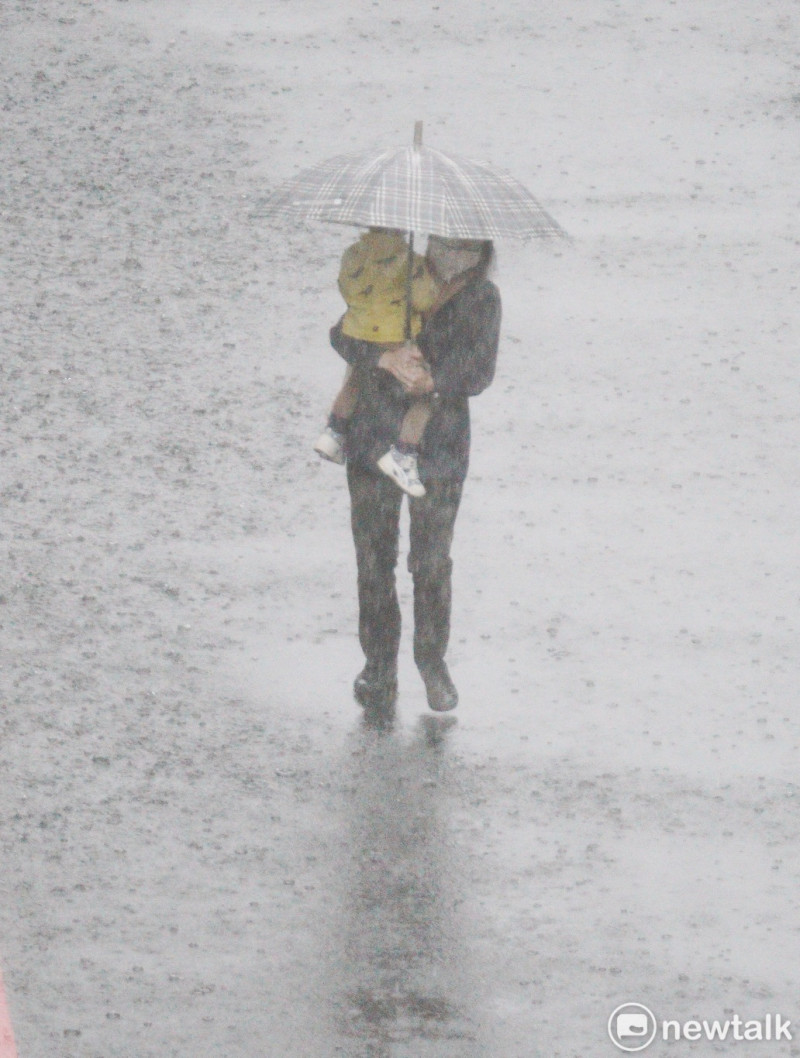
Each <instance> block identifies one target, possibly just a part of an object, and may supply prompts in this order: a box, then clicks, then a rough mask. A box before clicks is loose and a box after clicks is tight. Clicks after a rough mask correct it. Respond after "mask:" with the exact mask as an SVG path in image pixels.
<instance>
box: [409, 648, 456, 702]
mask: <svg viewBox="0 0 800 1058" xmlns="http://www.w3.org/2000/svg"><path fill="white" fill-rule="evenodd" d="M419 671H420V675H421V676H422V680H423V682H424V684H425V691H426V692H427V695H428V705H429V706H430V707H431V709H433V711H434V712H436V713H447V712H449V711H450V710H451V709H455V707H456V706H457V705H458V691H457V690H456V688H455V684H454V683H453V681H452V680H451V679H450V673H449V672H448V671H447V665H445V663H444V661H443V660H438V661H431V662H426V663H425V664H423V665H420V667H419Z"/></svg>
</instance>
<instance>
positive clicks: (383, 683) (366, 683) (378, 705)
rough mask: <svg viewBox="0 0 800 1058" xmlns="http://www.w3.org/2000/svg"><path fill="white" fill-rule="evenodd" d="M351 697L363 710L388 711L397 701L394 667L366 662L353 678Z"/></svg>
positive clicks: (395, 671)
mask: <svg viewBox="0 0 800 1058" xmlns="http://www.w3.org/2000/svg"><path fill="white" fill-rule="evenodd" d="M353 695H354V696H355V699H356V701H357V702H358V703H359V704H360V705H363V707H364V708H365V709H390V708H391V707H392V706H393V705H394V703H395V700H396V699H397V669H396V667H395V666H389V665H386V664H380V663H379V662H374V661H368V662H367V663H366V665H365V666H364V668H363V669H362V670H361V672H359V674H358V675H357V676H356V678H355V682H354V683H353Z"/></svg>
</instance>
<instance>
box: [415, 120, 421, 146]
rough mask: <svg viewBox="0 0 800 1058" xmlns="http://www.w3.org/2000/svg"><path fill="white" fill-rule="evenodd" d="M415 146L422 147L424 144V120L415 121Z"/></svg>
mask: <svg viewBox="0 0 800 1058" xmlns="http://www.w3.org/2000/svg"><path fill="white" fill-rule="evenodd" d="M414 146H415V147H421V146H422V122H421V121H415V122H414Z"/></svg>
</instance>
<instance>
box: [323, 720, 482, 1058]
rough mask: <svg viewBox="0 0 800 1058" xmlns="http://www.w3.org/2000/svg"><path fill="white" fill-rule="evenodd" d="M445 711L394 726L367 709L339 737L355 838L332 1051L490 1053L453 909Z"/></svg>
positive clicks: (455, 872)
mask: <svg viewBox="0 0 800 1058" xmlns="http://www.w3.org/2000/svg"><path fill="white" fill-rule="evenodd" d="M456 724H457V721H456V720H455V718H451V717H441V718H440V717H427V716H426V717H423V718H421V719H420V722H419V724H418V725H417V726H416V727H415V728H414V729H413V730H412V731H410V732H409V731H399V730H397V728H396V727H395V725H394V723H393V719H392V717H390V716H386V715H373V716H370V715H368V714H367V715H365V717H364V720H363V723H362V724H361V726H360V727H359V728H358V729H357V730H355V731H354V732H353V733H352V734H351V736H350V738H349V740H348V743H347V744H346V748H345V759H346V766H345V767H346V775H345V776H343V780H344V781H343V786H344V794H345V804H346V810H345V814H346V827H347V836H348V843H349V849H350V855H349V860H348V862H347V864H346V868H345V872H344V875H343V877H342V886H341V895H342V903H343V906H342V908H341V909H340V913H339V915H338V916H337V917H338V919H339V921H340V922H341V927H342V932H341V935H340V947H339V951H338V954H337V956H336V957H335V958H336V959H337V965H336V966H335V967H333V968H332V969H333V971H334V974H335V980H334V983H333V993H334V994H333V997H332V999H333V1007H334V1010H335V1020H336V1024H337V1033H336V1034H337V1036H339V1037H340V1038H342V1037H343V1038H344V1039H345V1040H347V1043H346V1044H343V1045H341V1046H339V1047H337V1048H336V1053H338V1054H347V1055H352V1056H356V1055H358V1056H370V1058H372V1056H386V1058H388V1056H390V1055H391V1056H392V1058H399V1056H401V1055H409V1056H410V1055H415V1056H420V1058H421V1056H423V1055H437V1056H441V1058H445V1056H449V1055H453V1056H455V1055H458V1056H459V1058H467V1056H473V1055H476V1056H477V1055H483V1054H486V1053H488V1052H486V1050H485V1049H484V1048H483V1046H482V1044H481V1035H482V1030H481V1025H480V1014H479V1011H480V1002H479V995H478V992H477V989H476V983H475V979H474V976H473V975H472V974H471V968H470V965H469V958H468V953H467V952H466V950H465V947H464V943H463V938H464V935H465V931H466V929H467V926H466V923H465V922H464V921H463V920H462V917H461V915H460V913H459V905H460V903H461V900H460V897H459V878H460V874H461V871H460V865H459V850H458V849H457V848H456V846H455V844H454V842H453V840H452V837H451V833H450V827H449V818H448V804H449V789H450V783H451V775H450V762H449V758H448V733H449V732H450V731H451V730H452V729H453V728H454V727H455V726H456Z"/></svg>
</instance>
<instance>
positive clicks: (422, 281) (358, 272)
mask: <svg viewBox="0 0 800 1058" xmlns="http://www.w3.org/2000/svg"><path fill="white" fill-rule="evenodd" d="M412 268H413V273H412V286H411V317H410V324H411V327H410V329H411V334H410V335H407V334H406V333H405V329H406V286H407V274H408V244H407V243H406V240H405V238H404V237H403V233H402V232H400V231H395V230H393V229H390V228H370V229H369V231H367V232H365V233H364V234H363V235H362V236H361V238H360V239H359V240H358V242H357V243H355V244H354V245H353V246H350V247H349V248H348V249H347V250H345V252H344V255H343V257H342V264H341V268H340V270H339V290H340V291H341V294H342V297H343V298H344V299H345V301H346V302H347V312H346V313H345V315H344V319H343V320H342V332H343V333H344V334H346V335H347V336H348V337H350V338H358V339H361V340H362V341H367V342H374V343H376V344H377V345H378V346H380V347H382V348H385V349H393V348H396V347H397V346H398V345H401V344H402V343H403V341H404V340H405V339H406V338H408V337H411V338H415V337H416V336H417V334H419V331H420V329H421V327H422V316H421V314H422V313H423V312H426V311H427V310H428V309H430V308H431V307H432V305H433V304H434V302H435V300H436V296H437V294H438V292H439V290H438V284H437V283H436V281H435V280H434V278H433V276H432V275H431V273H430V271H429V270H428V267H427V265H426V263H425V258H424V257H420V256H419V255H417V254H415V255H414V257H413V262H412ZM357 397H358V391H357V385H356V382H355V379H354V377H353V370H352V368H350V367H348V369H347V373H346V374H345V378H344V383H343V384H342V388H341V390H340V391H339V394H338V396H337V397H336V400H335V401H334V402H333V406H332V408H331V413H330V416H329V418H328V425H327V426H326V427H325V429H324V430H323V432H322V433H321V434H320V436H319V438H318V439H317V442H316V444H315V445H314V449H315V451H317V452H318V453H319V454H320V455H321V456H323V457H324V458H325V459H330V460H331V461H332V462H334V463H344V461H345V454H344V448H345V435H346V433H347V427H348V423H349V420H350V416H351V415H352V414H353V411H354V409H355V405H356V400H357ZM430 414H431V406H430V400H429V399H428V398H427V397H419V398H416V399H415V400H413V401H412V403H411V405H410V407H409V409H408V411H407V412H406V415H405V417H404V419H403V422H402V425H401V428H400V435H399V437H398V439H397V442H396V443H395V444H393V445H392V446H391V448H390V449H389V451H388V452H386V453H385V454H384V455H382V456H381V458H380V459H379V460H378V463H377V465H378V467H379V468H380V470H382V471H383V473H384V474H387V475H388V476H389V477H390V478H392V480H393V481H395V482H396V484H397V485H399V486H400V488H401V489H403V491H404V492H407V493H408V494H409V495H410V496H424V495H425V486H424V485H423V484H422V482H421V481H420V479H419V467H418V465H417V455H418V453H419V444H420V441H421V440H422V435H423V433H424V431H425V427H426V426H427V424H428V419H429V418H430Z"/></svg>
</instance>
